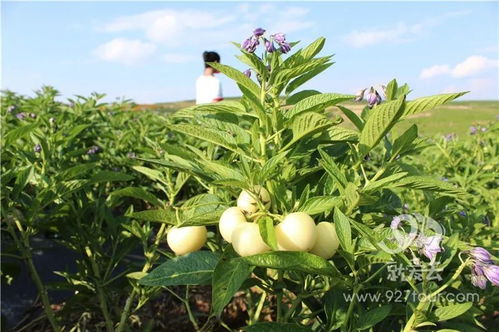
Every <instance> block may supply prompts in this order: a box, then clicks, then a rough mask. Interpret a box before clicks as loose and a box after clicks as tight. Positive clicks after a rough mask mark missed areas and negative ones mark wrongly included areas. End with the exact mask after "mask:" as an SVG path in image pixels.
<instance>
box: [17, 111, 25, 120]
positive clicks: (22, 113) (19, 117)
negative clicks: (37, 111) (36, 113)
mask: <svg viewBox="0 0 499 332" xmlns="http://www.w3.org/2000/svg"><path fill="white" fill-rule="evenodd" d="M25 117H26V113H24V112H21V113H17V114H16V118H18V119H19V120H23V119H24V118H25Z"/></svg>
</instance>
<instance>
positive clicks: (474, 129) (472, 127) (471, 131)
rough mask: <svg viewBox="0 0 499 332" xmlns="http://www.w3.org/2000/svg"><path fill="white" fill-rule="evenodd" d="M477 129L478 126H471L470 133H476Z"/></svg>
mask: <svg viewBox="0 0 499 332" xmlns="http://www.w3.org/2000/svg"><path fill="white" fill-rule="evenodd" d="M477 131H478V129H477V127H475V126H471V127H470V135H475V134H476V132H477Z"/></svg>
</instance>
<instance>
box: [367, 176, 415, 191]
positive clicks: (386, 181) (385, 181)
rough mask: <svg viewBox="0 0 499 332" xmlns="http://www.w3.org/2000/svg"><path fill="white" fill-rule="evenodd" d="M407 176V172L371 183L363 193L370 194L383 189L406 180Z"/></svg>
mask: <svg viewBox="0 0 499 332" xmlns="http://www.w3.org/2000/svg"><path fill="white" fill-rule="evenodd" d="M407 174H408V173H407V172H401V173H396V174H392V175H390V176H387V177H384V178H382V179H379V180H377V181H374V182H369V184H368V185H367V186H365V187H364V189H362V191H363V192H366V193H368V192H372V191H376V190H379V189H383V188H384V187H385V186H387V185H389V184H391V183H393V182H397V181H398V180H400V179H402V178H404V177H405V176H406V175H407Z"/></svg>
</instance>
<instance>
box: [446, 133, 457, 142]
mask: <svg viewBox="0 0 499 332" xmlns="http://www.w3.org/2000/svg"><path fill="white" fill-rule="evenodd" d="M454 138H456V134H454V133H450V134H447V135H444V139H445V140H446V141H447V142H450V141H452V140H453V139H454Z"/></svg>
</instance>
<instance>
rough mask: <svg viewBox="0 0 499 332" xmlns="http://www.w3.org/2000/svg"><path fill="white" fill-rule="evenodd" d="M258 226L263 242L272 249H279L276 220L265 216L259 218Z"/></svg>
mask: <svg viewBox="0 0 499 332" xmlns="http://www.w3.org/2000/svg"><path fill="white" fill-rule="evenodd" d="M258 228H259V230H260V235H261V236H262V239H263V242H265V243H266V244H267V245H268V246H269V247H270V248H272V250H277V237H276V235H275V230H274V222H273V221H272V219H271V218H270V217H263V218H260V219H259V220H258Z"/></svg>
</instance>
